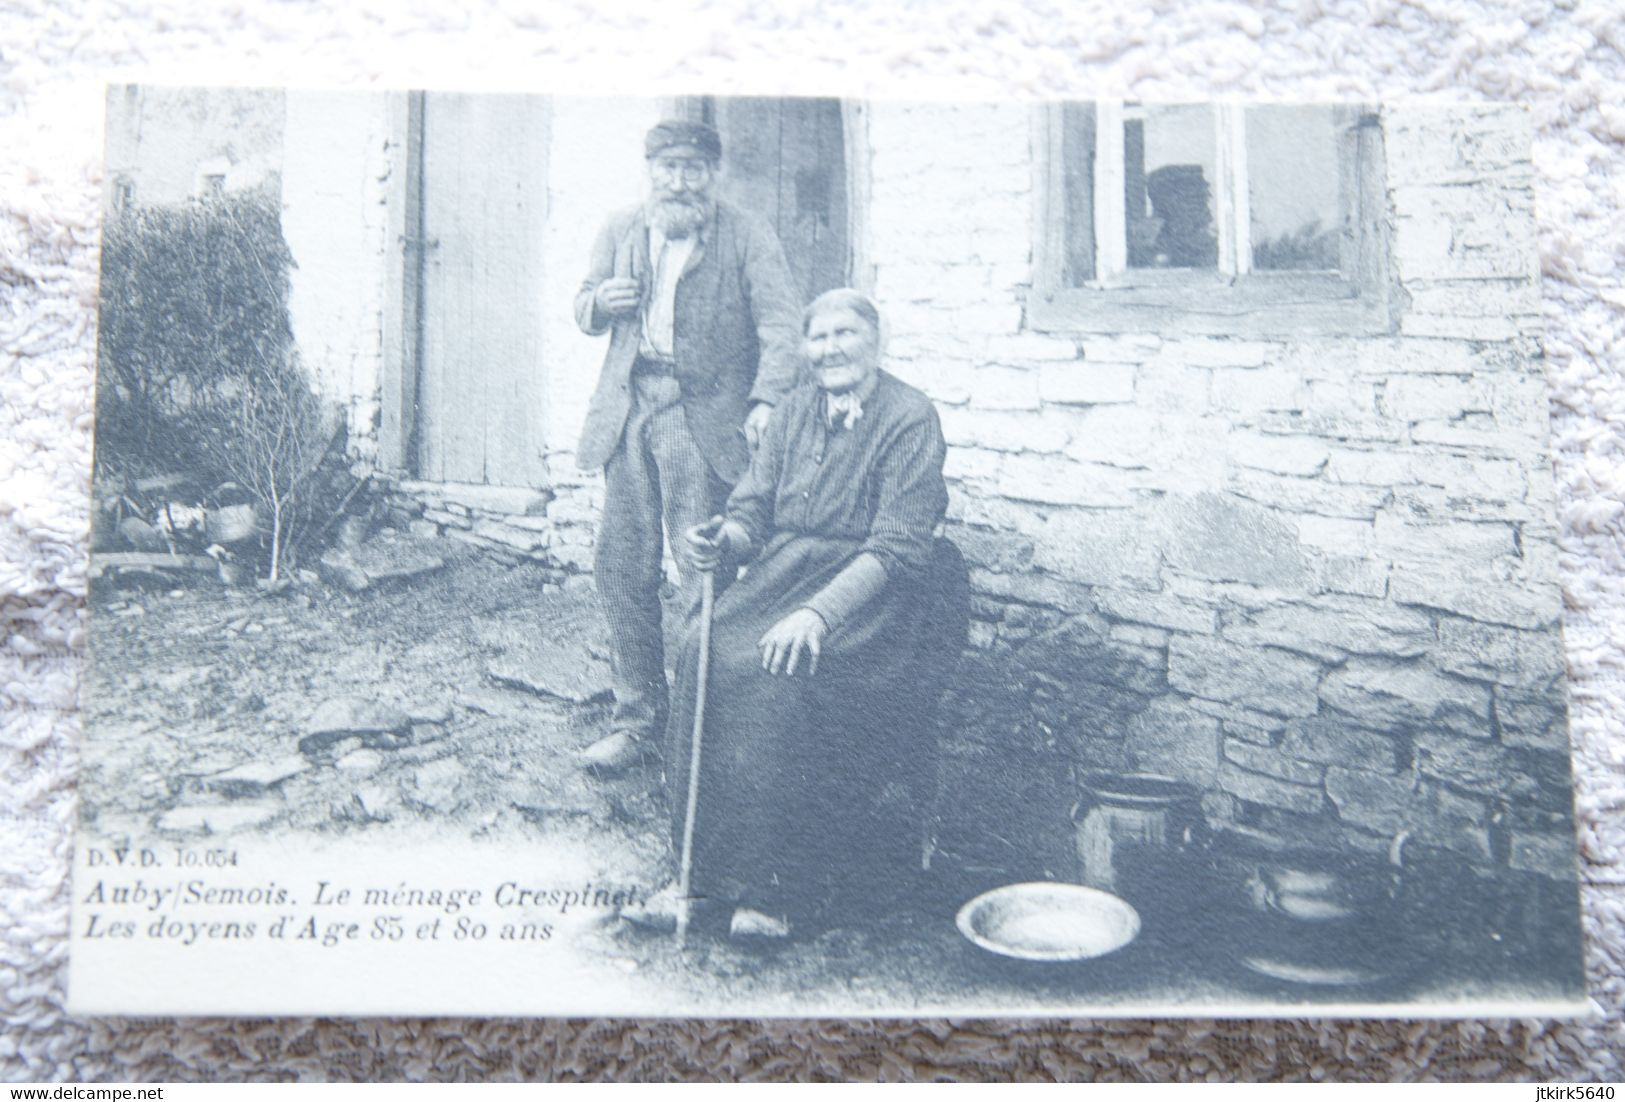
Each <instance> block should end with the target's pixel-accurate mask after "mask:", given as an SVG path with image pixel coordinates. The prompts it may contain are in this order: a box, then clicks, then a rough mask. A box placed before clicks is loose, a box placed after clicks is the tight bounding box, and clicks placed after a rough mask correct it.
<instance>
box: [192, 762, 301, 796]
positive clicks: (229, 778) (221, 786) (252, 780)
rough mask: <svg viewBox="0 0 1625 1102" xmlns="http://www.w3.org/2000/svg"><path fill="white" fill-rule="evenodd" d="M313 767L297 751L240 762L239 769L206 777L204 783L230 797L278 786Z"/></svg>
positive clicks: (253, 793) (248, 794)
mask: <svg viewBox="0 0 1625 1102" xmlns="http://www.w3.org/2000/svg"><path fill="white" fill-rule="evenodd" d="M309 768H310V763H309V762H308V761H306V760H305V759H304V758H302V757H300V756H299V755H297V754H293V755H289V756H285V757H281V758H277V759H275V760H272V761H251V762H248V763H247V764H245V765H239V766H237V767H236V768H235V769H228V770H226V771H225V772H224V773H216V774H214V776H212V777H207V778H205V779H204V781H203V785H204V787H205V788H210V789H213V790H214V791H216V792H219V793H221V794H223V795H227V796H234V795H245V796H252V795H257V794H259V793H261V792H264V791H266V790H267V789H271V788H275V787H276V786H277V785H279V784H281V783H282V782H283V781H285V780H288V779H289V778H290V777H297V776H298V775H299V774H301V773H303V772H304V771H305V770H307V769H309Z"/></svg>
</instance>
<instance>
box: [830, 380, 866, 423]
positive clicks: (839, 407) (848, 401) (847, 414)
mask: <svg viewBox="0 0 1625 1102" xmlns="http://www.w3.org/2000/svg"><path fill="white" fill-rule="evenodd" d="M824 416H825V418H827V421H828V424H829V427H830V428H832V429H833V428H843V429H849V428H851V427H852V426H853V425H855V424H857V423H858V419H859V418H860V417H862V416H863V399H862V398H860V397H859V396H858V394H857V392H856V391H852V390H848V391H846V392H844V393H841V394H830V393H828V392H825V394H824Z"/></svg>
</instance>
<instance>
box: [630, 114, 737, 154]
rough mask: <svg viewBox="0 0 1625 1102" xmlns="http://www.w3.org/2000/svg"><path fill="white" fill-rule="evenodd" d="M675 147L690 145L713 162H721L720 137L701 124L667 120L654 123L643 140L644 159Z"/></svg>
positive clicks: (714, 131) (682, 120)
mask: <svg viewBox="0 0 1625 1102" xmlns="http://www.w3.org/2000/svg"><path fill="white" fill-rule="evenodd" d="M677 145H691V146H693V147H694V148H695V149H698V150H699V151H700V152H701V153H703V154H705V156H706V157H708V158H709V159H710V160H712V161H713V162H715V161H720V160H722V136H721V135H720V134H718V133H717V132H716V130H715V129H714V128H712V127H709V126H707V125H705V123H703V122H688V121H686V120H684V119H667V120H666V121H664V122H658V123H655V125H654V127H653V128H651V129H650V131H649V133H648V135H647V136H646V137H645V138H644V139H643V155H644V157H645V158H654V157H658V156H659V155H660V154H661V153H663V152H664V151H666V150H668V149H670V148H672V147H673V146H677Z"/></svg>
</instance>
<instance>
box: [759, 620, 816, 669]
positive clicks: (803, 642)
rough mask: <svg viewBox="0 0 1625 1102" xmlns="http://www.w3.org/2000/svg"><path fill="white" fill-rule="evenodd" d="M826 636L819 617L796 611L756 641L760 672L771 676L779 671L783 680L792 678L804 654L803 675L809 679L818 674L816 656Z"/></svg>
mask: <svg viewBox="0 0 1625 1102" xmlns="http://www.w3.org/2000/svg"><path fill="white" fill-rule="evenodd" d="M828 633H829V626H828V625H827V624H825V623H824V618H823V617H822V616H820V615H818V613H816V612H814V611H813V610H812V609H810V608H798V609H796V610H795V611H794V612H792V613H790V615H788V616H786V617H785V618H784V619H782V620H780V621H779V622H778V623H776V624H774V625H773V626H772V627H770V628H768V629H767V633H766V634H765V635H763V636H762V637H761V638H760V639H758V640H757V641H756V645H757V646H759V647H761V648H762V669H764V670H766V671H767V672H768V673H770V674H775V675H776V674H778V673H779V672H780V671H781V670H782V671H783V672H784V674H785V676H786V677H794V676H795V675H796V667H797V666H798V665H800V663H801V655H802V652H803V651H805V652H806V655H807V676H808V677H811V676H812V675H813V674H815V673H817V672H818V655H819V654H820V653H821V652H822V651H823V649H824V636H825V635H827V634H828Z"/></svg>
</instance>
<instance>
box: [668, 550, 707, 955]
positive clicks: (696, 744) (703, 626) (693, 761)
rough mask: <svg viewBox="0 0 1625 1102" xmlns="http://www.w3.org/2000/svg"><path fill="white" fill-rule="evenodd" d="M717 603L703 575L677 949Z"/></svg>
mask: <svg viewBox="0 0 1625 1102" xmlns="http://www.w3.org/2000/svg"><path fill="white" fill-rule="evenodd" d="M715 604H716V578H715V574H714V573H713V572H712V571H710V570H707V571H706V572H705V573H704V574H702V575H701V576H700V655H699V668H698V670H697V671H696V675H695V680H696V682H697V684H696V685H695V688H694V734H693V737H692V738H691V739H690V740H689V750H688V805H687V807H685V808H684V809H683V853H682V858H681V860H682V864H681V865H680V866H679V867H678V871H677V894H678V896H679V900H678V904H677V948H679V949H682V948H683V947H684V946H686V945H687V944H688V921H689V917H690V911H691V909H692V907H693V901H692V900H691V899H690V898H689V881H690V880H691V879H692V877H693V873H694V811H695V807H696V805H697V804H698V803H699V798H700V739H701V738H702V737H703V736H704V734H705V684H706V682H707V681H709V680H710V673H711V613H712V611H713V609H714V606H715Z"/></svg>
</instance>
